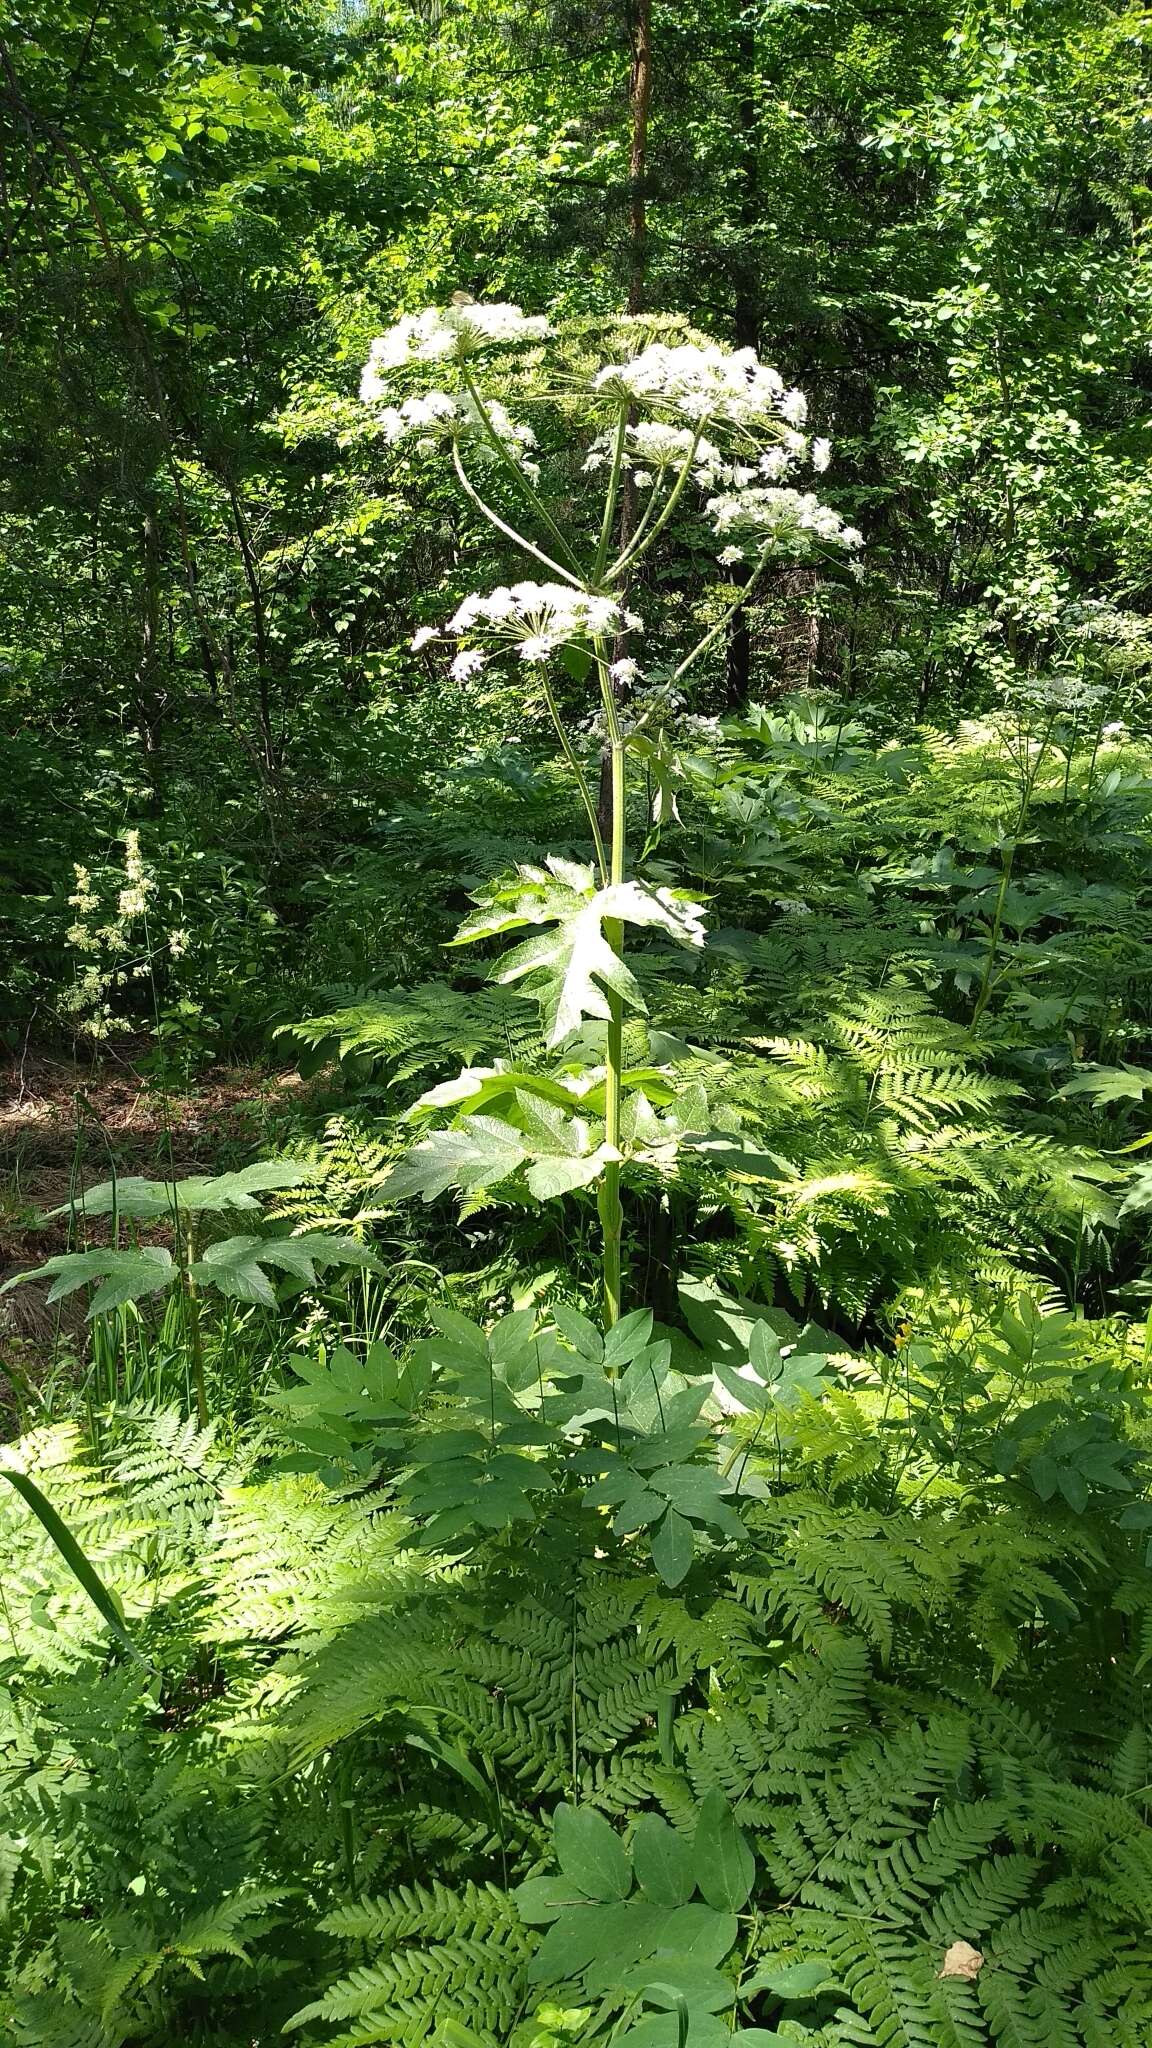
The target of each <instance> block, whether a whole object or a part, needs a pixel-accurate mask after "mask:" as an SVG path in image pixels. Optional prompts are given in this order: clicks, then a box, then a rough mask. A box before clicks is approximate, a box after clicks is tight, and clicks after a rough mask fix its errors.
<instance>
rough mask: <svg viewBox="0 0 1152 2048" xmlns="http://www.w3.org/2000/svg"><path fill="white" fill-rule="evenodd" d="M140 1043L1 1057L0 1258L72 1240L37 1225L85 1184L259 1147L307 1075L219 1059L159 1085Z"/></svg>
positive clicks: (219, 1161) (47, 1250)
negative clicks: (140, 1060) (70, 1053)
mask: <svg viewBox="0 0 1152 2048" xmlns="http://www.w3.org/2000/svg"><path fill="white" fill-rule="evenodd" d="M135 1050H136V1048H134V1047H132V1046H131V1045H126V1046H124V1047H116V1048H114V1049H113V1050H112V1051H111V1052H110V1053H109V1054H108V1055H107V1056H106V1057H105V1058H103V1059H102V1060H101V1062H100V1064H99V1065H97V1066H94V1065H93V1064H92V1062H91V1061H85V1062H81V1061H77V1060H70V1059H66V1058H61V1057H58V1056H52V1055H48V1054H38V1053H28V1054H24V1055H22V1056H21V1057H20V1058H19V1059H13V1060H10V1061H9V1062H8V1063H7V1064H6V1065H2V1066H0V1267H3V1268H7V1267H9V1266H10V1265H12V1264H13V1263H24V1262H26V1260H27V1258H28V1256H29V1254H35V1255H36V1256H37V1257H41V1256H46V1255H50V1254H51V1253H52V1252H55V1251H59V1250H61V1249H62V1248H63V1242H64V1238H65V1236H66V1230H65V1228H64V1226H63V1224H59V1225H57V1224H48V1225H43V1224H41V1225H38V1224H37V1220H36V1219H37V1217H38V1216H40V1215H41V1214H42V1213H43V1211H44V1210H46V1209H53V1208H56V1207H58V1206H59V1204H60V1203H62V1202H66V1201H67V1199H68V1196H69V1192H70V1190H71V1189H72V1188H73V1187H74V1186H76V1185H77V1184H79V1183H86V1184H89V1185H91V1183H92V1182H94V1181H99V1180H107V1179H108V1177H109V1174H110V1172H111V1171H112V1170H113V1168H114V1169H115V1171H116V1172H117V1173H141V1174H156V1175H164V1176H166V1177H167V1176H169V1175H171V1176H173V1177H175V1178H180V1177H181V1176H183V1175H184V1174H187V1173H199V1172H203V1171H204V1170H205V1168H206V1167H213V1166H222V1165H226V1164H227V1162H228V1156H229V1155H230V1154H232V1153H236V1154H237V1155H240V1154H246V1153H247V1152H249V1151H250V1150H251V1148H252V1146H253V1144H254V1143H257V1142H259V1139H260V1136H261V1134H262V1132H264V1131H265V1130H266V1129H267V1128H268V1126H269V1124H270V1123H271V1122H273V1121H275V1120H276V1119H277V1117H278V1116H280V1115H282V1114H283V1112H284V1110H285V1109H287V1108H289V1107H290V1106H291V1102H292V1100H293V1098H294V1097H295V1096H297V1095H298V1094H299V1093H300V1091H301V1089H302V1088H303V1086H304V1084H303V1083H302V1082H301V1080H300V1076H299V1075H298V1074H297V1073H296V1072H295V1071H294V1070H290V1071H288V1072H286V1073H280V1074H277V1073H269V1072H268V1070H267V1068H266V1067H257V1066H228V1067H220V1068H213V1069H211V1070H210V1071H209V1072H208V1073H206V1074H205V1075H203V1076H201V1077H199V1078H198V1079H196V1080H194V1081H189V1082H186V1083H181V1084H178V1085H177V1084H167V1085H162V1084H160V1083H159V1082H158V1081H157V1080H156V1079H155V1078H154V1077H153V1076H152V1075H150V1074H148V1073H147V1072H144V1071H142V1069H141V1068H140V1066H139V1065H138V1064H137V1062H136V1059H135V1058H134V1056H133V1054H134V1051H135Z"/></svg>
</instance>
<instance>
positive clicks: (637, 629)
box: [621, 612, 644, 633]
mask: <svg viewBox="0 0 1152 2048" xmlns="http://www.w3.org/2000/svg"><path fill="white" fill-rule="evenodd" d="M621 624H622V625H623V628H624V631H625V632H626V633H642V632H643V631H644V621H643V619H642V618H641V617H640V614H639V612H625V613H624V616H623V619H622V620H621Z"/></svg>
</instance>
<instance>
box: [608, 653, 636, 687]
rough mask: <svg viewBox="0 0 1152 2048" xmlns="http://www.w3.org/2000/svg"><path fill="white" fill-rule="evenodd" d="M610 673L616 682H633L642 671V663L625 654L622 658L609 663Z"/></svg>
mask: <svg viewBox="0 0 1152 2048" xmlns="http://www.w3.org/2000/svg"><path fill="white" fill-rule="evenodd" d="M608 673H609V675H610V676H611V678H612V681H613V682H614V683H633V682H635V680H636V677H637V676H638V675H639V673H640V663H639V662H638V661H633V660H632V658H631V656H630V655H625V656H624V657H623V659H622V660H620V661H613V662H610V663H609V666H608Z"/></svg>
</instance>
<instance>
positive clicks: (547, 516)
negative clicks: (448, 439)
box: [453, 365, 580, 580]
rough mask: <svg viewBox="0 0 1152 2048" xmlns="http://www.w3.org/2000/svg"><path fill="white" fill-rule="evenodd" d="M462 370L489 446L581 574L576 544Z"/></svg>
mask: <svg viewBox="0 0 1152 2048" xmlns="http://www.w3.org/2000/svg"><path fill="white" fill-rule="evenodd" d="M462 370H463V377H464V384H465V388H466V390H467V392H468V396H469V397H470V398H471V400H472V403H473V405H474V406H475V407H476V410H477V412H478V413H479V415H480V424H481V426H482V427H483V429H484V438H485V440H486V441H487V442H488V445H489V447H490V448H491V449H492V451H493V453H494V455H495V456H496V457H497V459H498V460H499V462H500V464H501V466H502V468H504V469H506V470H507V471H508V473H509V475H510V476H511V478H512V479H513V482H514V483H515V485H516V487H517V489H518V490H519V492H520V495H521V497H523V498H524V499H525V500H526V501H527V503H528V504H529V505H530V506H531V507H532V510H533V512H535V514H536V517H537V519H538V520H539V521H540V524H541V525H542V526H543V527H544V529H545V531H546V532H547V533H550V534H551V536H552V538H553V540H554V541H555V543H556V546H557V547H558V548H559V549H560V552H561V554H563V555H567V557H568V560H569V562H570V563H571V564H572V568H573V569H574V570H576V572H577V574H579V569H580V564H579V562H578V561H577V558H576V552H575V549H574V548H573V547H572V544H571V542H570V541H569V539H568V537H567V535H566V534H565V533H563V532H562V531H561V529H560V527H559V526H557V524H556V521H555V520H554V519H553V517H552V514H551V513H550V512H549V510H548V508H547V506H546V505H545V504H544V502H543V500H542V499H541V498H540V496H539V495H538V493H537V492H536V491H534V490H533V488H532V485H531V482H530V481H529V479H528V477H527V476H526V475H525V473H524V471H523V469H522V468H521V466H520V464H519V463H518V462H514V461H513V459H512V457H511V455H509V453H508V450H507V448H506V447H505V445H504V443H503V441H502V440H501V439H500V436H499V434H498V433H497V432H496V429H495V427H494V426H493V424H492V419H491V416H490V414H489V411H488V408H487V406H486V405H485V403H484V400H483V398H482V397H481V395H480V392H479V390H478V389H477V386H476V381H475V379H474V378H473V377H472V375H471V373H470V372H469V370H468V369H467V368H466V367H464V366H463V365H462ZM453 446H455V443H453ZM515 538H516V539H517V540H518V541H519V542H520V545H521V547H527V546H528V545H529V543H528V542H527V541H525V540H524V538H523V536H522V535H520V534H517V535H515ZM535 552H536V550H535V549H533V553H535ZM543 559H544V560H545V561H546V560H547V559H548V558H547V556H544V557H543ZM564 573H565V574H566V575H567V574H568V572H567V571H564ZM570 580H571V579H570Z"/></svg>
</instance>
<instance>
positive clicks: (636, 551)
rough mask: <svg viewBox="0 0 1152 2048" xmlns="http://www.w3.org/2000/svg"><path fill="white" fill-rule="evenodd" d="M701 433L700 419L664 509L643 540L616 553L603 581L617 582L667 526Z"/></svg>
mask: <svg viewBox="0 0 1152 2048" xmlns="http://www.w3.org/2000/svg"><path fill="white" fill-rule="evenodd" d="M703 433H704V422H703V421H701V422H700V425H699V426H698V427H697V429H696V432H695V433H694V434H693V436H692V446H691V447H690V449H689V450H688V453H687V455H686V456H685V457H684V466H683V468H682V469H681V471H680V474H679V476H678V477H677V479H676V481H675V483H674V484H673V486H672V489H671V490H670V492H669V493H668V503H667V504H666V505H665V507H664V510H663V511H662V512H661V514H660V517H659V519H657V520H655V521H654V522H653V524H652V525H651V526H650V527H649V528H648V531H647V533H646V534H645V536H644V538H643V541H640V540H639V539H633V540H632V541H631V542H630V543H629V544H628V546H627V547H626V548H625V549H624V550H623V552H622V553H621V554H619V555H617V557H616V560H615V561H614V562H613V564H612V567H611V568H610V569H609V570H607V571H606V573H605V576H604V581H605V583H615V582H617V581H618V579H619V578H620V577H621V576H622V575H623V573H624V571H625V570H626V569H628V568H630V567H631V565H632V563H633V562H635V561H636V560H638V558H639V556H640V555H641V554H646V553H647V552H648V549H649V548H650V547H651V545H652V543H653V541H654V540H655V539H656V537H657V535H658V534H659V533H662V532H663V530H664V528H665V527H666V526H667V524H668V521H669V520H670V519H671V517H672V514H673V513H674V511H675V510H676V507H677V505H678V504H679V503H680V500H681V498H682V497H683V495H684V490H685V487H686V485H687V482H688V479H689V477H690V476H691V474H692V464H693V463H694V462H695V460H696V450H697V449H698V448H699V446H700V441H701V437H702V436H703Z"/></svg>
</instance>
